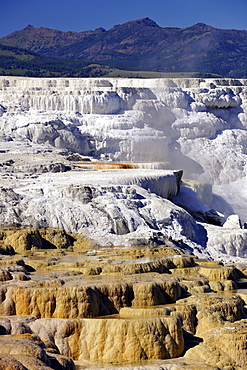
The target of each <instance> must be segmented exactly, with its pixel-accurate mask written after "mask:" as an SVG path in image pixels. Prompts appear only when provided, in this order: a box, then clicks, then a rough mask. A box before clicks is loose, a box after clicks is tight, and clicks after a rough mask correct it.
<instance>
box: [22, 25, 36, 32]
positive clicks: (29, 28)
mask: <svg viewBox="0 0 247 370" xmlns="http://www.w3.org/2000/svg"><path fill="white" fill-rule="evenodd" d="M33 28H34V26H32V25H31V24H29V25H28V26H27V27H25V28H24V30H27V31H28V30H31V29H33Z"/></svg>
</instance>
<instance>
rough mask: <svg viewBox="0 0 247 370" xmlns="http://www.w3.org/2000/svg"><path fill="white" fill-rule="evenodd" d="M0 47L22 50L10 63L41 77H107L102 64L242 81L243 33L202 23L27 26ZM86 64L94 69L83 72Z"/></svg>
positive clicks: (246, 50) (245, 67)
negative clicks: (71, 28) (73, 28)
mask: <svg viewBox="0 0 247 370" xmlns="http://www.w3.org/2000/svg"><path fill="white" fill-rule="evenodd" d="M0 44H2V45H5V46H8V47H15V48H16V47H17V48H22V49H25V50H27V51H28V52H29V54H25V55H26V57H25V58H24V59H20V57H15V59H17V60H19V63H21V62H22V63H24V64H25V63H27V64H25V66H27V65H28V66H29V67H30V68H31V70H32V71H33V72H34V73H35V74H37V73H38V72H39V73H41V74H42V75H46V74H47V75H49V74H52V73H54V74H55V75H66V74H67V75H69V76H88V75H90V76H93V75H97V74H98V75H108V74H109V69H107V68H105V67H102V66H107V67H111V68H117V69H122V70H127V71H153V72H159V73H169V74H171V73H190V74H191V73H192V74H193V73H197V74H199V76H201V75H202V76H203V75H205V74H206V75H208V74H209V75H210V74H217V75H221V76H225V77H235V78H245V77H247V31H239V30H221V29H217V28H213V27H211V26H208V25H205V24H203V23H198V24H196V25H194V26H191V27H188V28H183V29H180V28H162V27H159V26H158V25H157V24H156V23H155V22H154V21H152V20H151V19H149V18H144V19H140V20H135V21H130V22H126V23H124V24H122V25H116V26H114V27H113V28H111V29H110V30H105V29H103V28H98V29H96V30H94V31H85V32H79V33H77V32H62V31H58V30H51V29H48V28H44V27H41V28H34V27H33V26H30V25H29V26H27V27H26V28H24V29H23V30H21V31H16V32H13V33H12V34H10V35H8V36H5V37H3V38H1V39H0ZM1 53H2V47H1ZM33 53H37V54H39V55H42V56H43V59H42V58H41V56H39V57H38V56H37V54H35V55H36V56H34V54H33ZM27 55H30V57H27ZM44 57H47V58H49V59H45V58H44ZM8 58H11V55H6V54H5V55H4V58H3V64H2V59H1V64H0V66H1V67H2V70H6V63H7V64H8V63H9V62H10V61H11V60H8ZM26 58H27V59H26ZM51 58H56V60H55V59H51ZM58 59H59V61H58ZM61 59H62V60H63V61H61ZM15 62H16V63H17V61H15ZM12 63H13V60H12ZM92 64H97V66H91V67H89V70H88V69H87V68H86V69H85V67H86V66H87V65H92ZM22 66H23V65H22ZM22 66H21V69H25V68H22ZM25 66H24V67H25ZM41 66H43V69H44V70H45V72H44V71H43V70H42V68H41ZM29 67H28V68H29ZM28 68H27V69H28ZM35 68H38V71H37V70H35ZM12 69H13V68H12ZM14 69H15V68H14ZM17 69H18V68H17ZM81 69H82V70H81ZM0 72H1V71H0ZM12 72H13V71H12ZM28 73H29V72H28ZM120 75H121V73H120Z"/></svg>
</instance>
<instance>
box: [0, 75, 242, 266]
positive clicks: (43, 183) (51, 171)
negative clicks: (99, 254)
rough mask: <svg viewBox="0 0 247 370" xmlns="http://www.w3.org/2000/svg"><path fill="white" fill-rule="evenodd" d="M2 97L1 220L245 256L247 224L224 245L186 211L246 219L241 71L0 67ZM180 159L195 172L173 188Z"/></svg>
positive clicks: (218, 221)
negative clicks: (88, 72)
mask: <svg viewBox="0 0 247 370" xmlns="http://www.w3.org/2000/svg"><path fill="white" fill-rule="evenodd" d="M0 104H1V107H2V108H1V117H0V123H1V125H0V136H1V142H0V146H1V148H0V161H1V162H0V164H1V168H2V170H3V171H2V173H1V174H0V176H1V185H2V190H1V215H0V222H1V224H2V225H6V226H12V225H17V226H28V227H32V226H37V227H57V228H61V229H65V230H66V231H67V232H80V233H82V234H84V235H87V236H88V238H90V239H93V240H94V241H95V243H97V244H101V245H103V244H107V245H110V244H112V245H114V244H115V245H125V244H128V245H131V244H133V243H135V244H136V243H140V244H141V243H144V244H145V243H147V242H158V243H163V242H164V241H167V240H168V239H169V238H171V239H172V240H174V241H177V242H179V243H180V245H183V247H184V248H185V249H186V250H187V251H189V250H193V251H194V253H198V254H200V253H203V254H204V255H208V254H210V255H211V256H212V257H213V258H217V257H218V258H221V259H225V260H226V259H227V258H228V255H231V256H232V257H234V258H236V257H244V256H245V252H244V250H245V244H246V243H245V240H246V231H244V230H243V229H240V230H237V232H236V231H235V230H234V229H232V228H231V231H228V230H227V229H226V230H224V234H227V235H228V236H227V237H226V238H227V242H224V244H227V245H229V247H226V248H223V247H222V245H221V243H220V242H218V237H217V235H218V234H220V233H221V231H220V230H219V229H217V228H208V227H205V226H201V225H197V224H196V223H195V221H194V220H193V218H194V219H196V220H198V221H202V222H207V223H213V224H214V225H218V226H219V225H220V226H221V225H222V224H223V223H224V221H225V219H226V217H227V216H228V215H230V214H233V213H239V215H240V217H241V219H242V223H244V221H245V208H244V207H243V206H242V204H244V203H245V199H246V194H245V191H244V189H245V167H246V153H245V135H246V125H245V115H246V113H245V109H246V108H245V107H246V81H245V80H229V79H226V80H216V79H215V80H212V79H211V80H206V79H157V80H138V79H135V80H131V79H126V80H125V79H32V78H21V77H10V78H8V77H1V78H0ZM226 158H227V159H226ZM85 160H87V162H85ZM89 160H91V162H90V161H89ZM102 160H104V161H105V163H106V164H105V168H104V163H102ZM116 161H121V162H123V161H124V163H123V164H121V163H120V165H119V166H120V167H119V168H118V169H117V168H116V164H115V162H116ZM90 163H91V164H90ZM96 163H98V167H96V166H95V164H96ZM110 163H112V167H109V164H110ZM121 165H122V167H125V170H126V172H124V171H122V170H121V171H120V169H121ZM102 166H103V167H102ZM138 167H139V169H138ZM96 168H97V169H98V173H97V176H95V169H96ZM169 168H173V169H176V171H175V170H172V171H171V172H165V171H162V169H163V170H167V169H169ZM180 169H181V170H183V171H184V178H187V177H188V176H189V177H191V178H192V179H193V180H190V181H186V184H185V186H184V185H183V186H182V187H181V191H180V193H179V194H177V192H178V190H179V188H180V181H179V180H180V177H181V172H180V171H178V170H180ZM90 170H91V172H90ZM201 181H204V182H206V184H202V183H201ZM236 187H237V191H236ZM174 195H176V197H175V198H172V197H174ZM156 196H157V197H156ZM163 198H166V199H168V200H164V199H163ZM171 200H173V203H171V202H170V201H171ZM174 203H176V204H178V205H179V206H181V207H183V209H185V210H186V211H187V212H189V214H190V215H192V217H193V218H192V217H190V215H188V213H186V212H184V211H183V210H181V208H177V207H176V206H175V205H174ZM219 212H221V213H222V215H220V214H219ZM236 233H237V234H236ZM216 240H217V242H216ZM207 241H208V242H207ZM233 243H234V245H235V247H234V248H232V247H231V245H232V244H233ZM206 245H208V247H209V248H208V249H207V250H206V249H205V246H206ZM212 245H213V248H211V246H212ZM230 258H231V257H230Z"/></svg>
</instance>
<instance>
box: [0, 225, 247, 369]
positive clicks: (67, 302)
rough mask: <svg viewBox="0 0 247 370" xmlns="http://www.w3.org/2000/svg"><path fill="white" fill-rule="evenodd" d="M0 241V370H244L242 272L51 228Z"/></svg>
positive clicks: (8, 233) (7, 234)
mask: <svg viewBox="0 0 247 370" xmlns="http://www.w3.org/2000/svg"><path fill="white" fill-rule="evenodd" d="M0 235H1V248H2V250H5V251H7V250H8V249H7V246H9V248H10V247H11V248H12V252H13V253H14V254H13V253H12V255H7V254H2V255H1V258H0V270H1V294H0V315H1V317H0V330H1V335H0V354H1V360H0V369H9V370H12V369H20V370H24V369H30V370H36V369H40V368H41V369H43V368H47V367H48V368H53V367H52V366H57V368H59V369H71V370H72V369H74V368H73V366H74V365H73V361H74V362H75V363H76V364H77V369H85V368H87V366H88V367H91V368H92V367H93V368H94V369H96V368H100V367H101V366H103V365H104V366H110V365H111V366H112V367H113V368H114V366H118V367H119V366H122V367H125V368H126V367H128V368H129V369H131V367H132V368H135V366H138V364H142V366H144V369H145V368H147V369H152V368H153V369H154V370H156V368H157V366H161V367H159V368H162V369H168V368H169V369H186V370H187V369H191V370H192V369H230V368H231V369H234V370H235V369H236V370H237V369H245V368H247V354H246V348H245V343H246V340H247V339H246V336H247V324H246V319H245V318H246V313H245V302H244V300H243V299H242V298H241V297H240V296H238V294H236V290H235V289H236V288H237V283H238V281H239V279H240V278H243V277H244V273H243V271H245V266H243V265H242V266H241V270H240V269H238V268H237V267H234V266H233V265H231V266H227V265H225V266H224V265H223V264H222V263H216V262H211V261H207V260H200V259H198V258H196V257H193V256H188V255H183V254H182V253H181V252H178V251H177V250H176V249H173V248H172V247H170V246H165V245H163V246H160V247H157V246H156V247H155V246H147V247H145V246H136V247H129V248H118V247H105V248H95V247H93V246H91V245H90V241H89V240H87V239H86V238H82V237H81V236H79V235H76V234H70V233H66V232H65V231H61V230H55V229H49V230H45V229H39V230H36V229H29V230H25V229H17V228H11V229H7V228H6V229H3V230H1V232H0ZM49 248H50V249H49ZM195 344H197V345H195ZM150 361H151V362H150ZM7 363H8V367H7V365H6V364H7ZM145 363H146V365H145ZM54 364H56V365H54ZM51 365H52V366H51ZM4 366H5V367H4ZM42 366H43V367H42ZM49 366H51V367H49ZM59 366H60V367H59ZM54 368H56V367H54Z"/></svg>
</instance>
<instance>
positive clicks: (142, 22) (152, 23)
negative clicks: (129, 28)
mask: <svg viewBox="0 0 247 370" xmlns="http://www.w3.org/2000/svg"><path fill="white" fill-rule="evenodd" d="M124 24H140V25H142V26H148V27H159V28H160V26H159V25H158V24H157V23H156V22H155V21H153V20H152V19H150V18H148V17H146V18H140V19H135V20H133V21H129V22H126V23H124Z"/></svg>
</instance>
